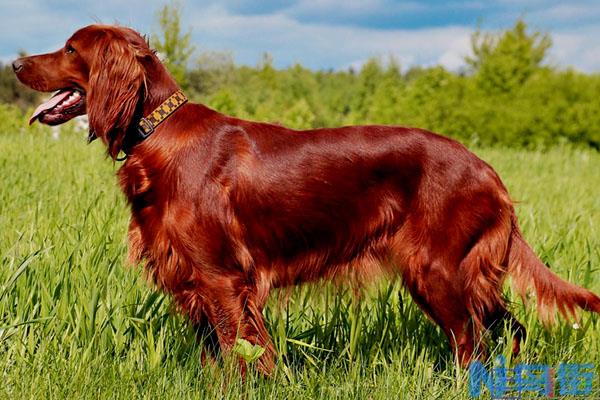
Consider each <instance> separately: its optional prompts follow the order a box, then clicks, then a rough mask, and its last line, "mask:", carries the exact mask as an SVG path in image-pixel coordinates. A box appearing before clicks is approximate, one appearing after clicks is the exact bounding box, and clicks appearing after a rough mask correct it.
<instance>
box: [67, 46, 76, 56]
mask: <svg viewBox="0 0 600 400" xmlns="http://www.w3.org/2000/svg"><path fill="white" fill-rule="evenodd" d="M74 52H75V49H74V48H73V46H71V45H70V44H68V45H66V46H65V53H67V54H71V53H74Z"/></svg>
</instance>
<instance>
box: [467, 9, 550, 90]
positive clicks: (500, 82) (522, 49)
mask: <svg viewBox="0 0 600 400" xmlns="http://www.w3.org/2000/svg"><path fill="white" fill-rule="evenodd" d="M551 45H552V40H551V39H550V37H549V36H548V35H546V34H542V33H540V32H533V33H531V34H528V33H527V24H526V23H525V22H524V21H523V20H518V21H517V22H516V24H515V26H514V27H513V28H512V29H509V30H506V31H504V32H502V33H500V34H493V33H482V32H481V31H477V32H475V33H474V34H473V36H472V37H471V47H472V50H473V57H472V58H471V57H467V58H466V62H467V63H468V64H469V65H470V67H471V68H472V70H473V71H474V72H475V75H476V78H477V80H478V83H479V84H480V86H481V87H482V88H483V89H486V90H492V91H497V92H511V91H513V90H514V89H516V88H518V87H520V86H521V85H523V83H525V81H526V80H527V79H528V78H529V77H530V76H531V74H532V73H533V72H535V70H536V69H539V68H540V65H541V63H542V61H543V60H544V58H545V56H546V53H547V51H548V49H549V48H550V46H551Z"/></svg>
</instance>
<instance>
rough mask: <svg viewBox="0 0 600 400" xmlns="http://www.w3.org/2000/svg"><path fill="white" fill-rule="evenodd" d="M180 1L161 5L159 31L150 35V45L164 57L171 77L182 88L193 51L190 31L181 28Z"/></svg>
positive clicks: (185, 82)
mask: <svg viewBox="0 0 600 400" xmlns="http://www.w3.org/2000/svg"><path fill="white" fill-rule="evenodd" d="M181 11H182V6H181V3H178V2H172V3H171V4H167V5H165V6H163V7H162V8H161V9H160V10H159V12H158V13H157V20H158V24H159V27H160V28H159V29H160V33H159V34H158V35H156V34H153V35H152V39H151V40H152V46H153V47H154V48H155V49H156V51H157V52H158V53H159V54H160V55H161V56H162V57H163V58H164V60H163V63H164V64H165V65H166V67H167V69H168V70H169V72H171V75H173V78H175V80H176V81H177V83H179V85H180V86H181V87H182V88H183V89H187V87H188V80H187V74H186V72H187V64H188V62H189V60H190V57H191V55H192V54H193V52H194V46H193V45H192V44H191V39H192V33H191V31H189V30H188V32H187V33H183V32H182V29H181Z"/></svg>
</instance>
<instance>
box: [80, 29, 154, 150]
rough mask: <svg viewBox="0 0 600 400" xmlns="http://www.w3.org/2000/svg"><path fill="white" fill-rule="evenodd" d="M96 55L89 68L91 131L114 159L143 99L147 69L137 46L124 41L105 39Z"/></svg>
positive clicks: (115, 38)
mask: <svg viewBox="0 0 600 400" xmlns="http://www.w3.org/2000/svg"><path fill="white" fill-rule="evenodd" d="M96 51H97V52H96V55H95V56H94V61H93V62H92V63H91V66H90V79H89V89H88V91H89V93H88V94H87V114H88V117H89V121H90V127H91V129H92V130H93V131H94V132H95V134H96V136H98V137H99V138H101V139H102V140H103V141H104V142H105V143H106V144H107V145H108V154H110V156H111V157H112V158H113V159H115V158H116V157H117V155H118V154H119V151H120V150H121V146H122V144H123V139H124V137H125V134H126V132H127V128H128V127H129V125H130V124H131V122H132V119H133V116H134V113H135V111H136V108H137V105H138V101H139V99H140V97H141V96H143V93H142V90H143V86H145V81H144V80H145V76H144V69H143V67H142V65H141V64H140V62H139V61H138V59H137V57H136V52H137V51H136V49H135V47H134V45H132V44H130V43H129V42H128V41H127V40H125V39H123V38H119V37H114V36H113V37H109V36H105V37H104V38H102V39H100V40H99V41H98V44H97V47H96Z"/></svg>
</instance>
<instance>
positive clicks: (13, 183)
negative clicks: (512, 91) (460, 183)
mask: <svg viewBox="0 0 600 400" xmlns="http://www.w3.org/2000/svg"><path fill="white" fill-rule="evenodd" d="M475 152H476V153H477V154H478V155H479V156H480V157H482V158H483V159H484V160H486V161H488V162H489V163H490V164H491V165H492V166H494V167H495V168H496V170H497V171H498V172H499V173H500V175H501V176H502V177H503V179H504V181H505V183H506V184H507V186H508V187H509V190H510V192H511V194H512V196H513V198H515V199H516V200H518V201H519V203H518V205H517V210H518V214H519V217H520V221H521V226H522V229H523V231H524V234H525V236H526V238H527V239H528V240H529V242H530V243H531V244H532V246H533V247H534V249H535V250H536V252H537V253H538V254H539V255H540V256H541V258H542V260H543V261H544V262H546V263H547V264H549V265H551V266H552V268H553V269H554V270H555V271H557V272H558V273H559V274H560V275H561V276H562V277H565V278H568V279H569V280H571V281H573V282H577V283H578V284H580V285H583V286H586V287H588V288H590V289H593V290H594V291H595V292H597V293H600V273H599V272H598V268H600V154H598V153H597V152H594V151H589V150H580V149H573V148H569V147H559V148H551V149H548V150H546V151H527V150H514V149H511V150H507V149H501V148H493V149H484V148H482V149H475ZM118 166H119V164H118V163H117V164H113V163H112V162H111V161H109V160H107V159H106V157H105V155H104V149H103V148H102V146H101V145H100V144H99V143H95V144H93V145H89V146H87V145H86V144H85V141H84V139H83V137H82V135H75V134H66V135H63V136H62V137H61V138H60V139H54V138H52V136H51V135H50V134H48V133H47V132H45V133H44V132H40V133H38V134H36V135H33V134H31V133H27V131H24V132H23V131H21V132H20V133H9V132H0V171H2V173H1V175H0V256H1V267H0V317H1V320H0V370H1V373H2V384H1V385H0V398H6V399H17V398H35V399H48V398H69V399H75V398H102V399H104V398H119V399H132V398H165V399H171V398H232V399H237V398H240V397H242V398H245V399H261V398H281V399H296V398H297V399H306V398H340V399H347V398H357V399H359V398H360V399H363V398H365V399H366V398H369V399H388V398H402V399H404V398H407V399H434V398H444V399H450V398H456V399H467V398H469V391H468V385H467V381H468V374H467V372H466V371H463V370H460V369H458V368H456V366H455V364H454V361H453V359H452V355H451V353H450V350H449V348H448V345H447V344H446V340H445V337H444V336H443V335H442V333H441V332H440V331H439V330H438V329H437V328H436V327H435V326H434V325H433V324H432V323H430V322H429V321H428V320H427V318H426V317H424V315H423V314H422V313H421V312H420V310H419V309H418V308H417V307H416V306H415V305H414V304H413V303H412V301H411V300H410V296H409V295H408V294H407V293H406V292H404V291H403V290H402V289H401V287H400V284H399V283H398V282H395V283H391V284H390V283H381V284H379V285H378V286H376V287H373V288H371V289H369V290H368V291H367V292H366V293H364V294H363V296H364V297H363V298H361V299H360V300H357V299H355V298H354V297H353V296H352V295H351V294H350V290H349V289H344V288H342V289H335V288H332V287H329V286H327V285H319V286H305V287H302V288H299V289H296V290H294V291H292V292H291V295H290V296H289V298H287V295H288V293H282V294H280V295H277V293H275V294H274V296H272V299H271V301H270V305H269V306H268V308H267V310H266V316H267V319H268V321H269V329H270V331H271V333H272V335H273V338H274V342H275V346H276V348H277V350H278V352H279V354H280V355H281V359H280V361H279V362H278V367H277V371H276V375H275V377H274V378H272V379H270V380H265V379H262V378H260V377H256V376H250V377H249V378H248V379H247V381H245V382H241V381H240V380H239V379H238V378H237V375H236V374H235V373H234V374H232V373H231V368H230V367H229V364H228V363H227V362H226V363H225V364H226V365H220V366H217V367H212V368H206V369H203V368H202V367H201V366H200V364H199V349H198V345H197V344H196V343H195V340H194V332H193V331H192V330H191V328H190V327H189V326H188V324H186V321H185V319H184V318H182V317H180V316H178V315H177V314H176V313H175V312H174V311H173V307H172V305H171V302H170V300H169V298H168V297H166V296H163V295H161V294H157V293H156V292H155V291H154V290H153V289H152V287H151V285H150V284H149V283H148V282H147V281H146V279H145V277H144V275H143V273H142V271H141V270H140V269H139V268H130V267H126V266H125V265H124V258H125V253H126V242H125V236H126V226H127V222H128V210H127V208H126V206H125V202H124V198H123V196H122V195H121V193H120V192H119V190H118V189H117V187H116V178H115V177H114V174H115V172H116V169H117V168H118ZM506 290H507V293H508V296H509V297H510V298H511V299H513V301H514V304H513V306H512V309H513V310H514V311H515V313H516V314H517V315H518V318H519V319H520V320H521V321H522V322H523V323H524V324H525V325H526V327H527V328H528V332H529V337H528V339H527V342H526V344H525V346H524V349H523V356H522V358H521V359H520V361H521V362H527V363H544V364H550V365H552V366H557V365H558V364H559V363H560V362H587V363H595V365H596V377H595V380H594V388H593V390H594V396H593V397H595V398H599V397H600V379H599V377H598V376H599V372H600V369H599V368H600V323H599V321H598V318H596V317H590V316H589V315H583V318H582V320H581V322H580V328H579V329H574V328H573V327H572V325H571V324H568V323H560V324H558V325H557V326H555V327H553V328H551V329H550V330H546V329H544V328H543V327H542V325H541V324H540V323H539V322H538V321H537V319H536V313H535V312H534V311H531V310H528V309H526V308H525V307H524V306H523V304H522V302H521V301H520V300H519V299H516V298H514V297H513V296H512V294H511V292H510V290H509V288H508V286H507V289H506ZM286 298H287V300H286ZM507 342H509V340H508V336H507V335H506V333H505V335H504V337H501V340H499V341H498V342H497V346H496V348H495V349H494V352H493V354H506V355H508V354H509V353H510V348H509V347H510V346H509V345H508V344H506V343H507Z"/></svg>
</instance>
